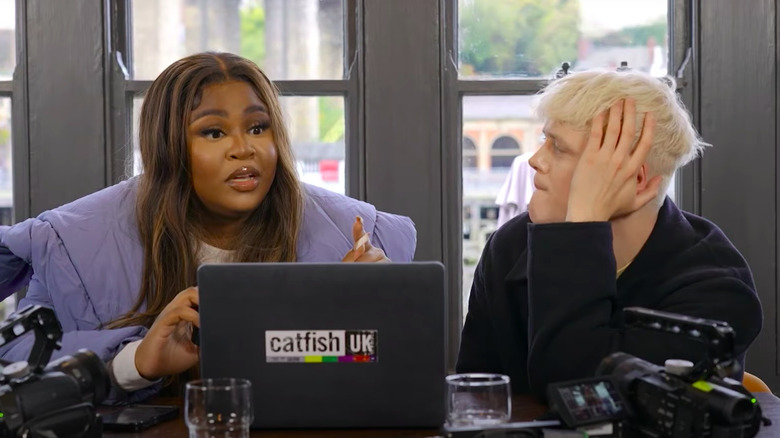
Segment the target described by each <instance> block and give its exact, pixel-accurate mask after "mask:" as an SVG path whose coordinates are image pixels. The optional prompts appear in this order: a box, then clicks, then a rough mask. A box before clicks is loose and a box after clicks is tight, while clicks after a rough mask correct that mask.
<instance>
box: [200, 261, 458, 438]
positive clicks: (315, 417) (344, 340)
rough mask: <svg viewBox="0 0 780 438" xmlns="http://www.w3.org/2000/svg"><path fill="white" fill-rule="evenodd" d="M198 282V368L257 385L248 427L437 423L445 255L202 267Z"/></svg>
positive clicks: (443, 330)
mask: <svg viewBox="0 0 780 438" xmlns="http://www.w3.org/2000/svg"><path fill="white" fill-rule="evenodd" d="M198 286H199V298H200V309H199V312H200V321H201V329H200V346H201V347H200V348H201V350H200V356H201V374H202V375H203V377H204V378H216V377H241V378H248V379H250V380H251V381H252V384H253V397H254V412H255V419H254V423H253V427H255V428H328V427H333V428H352V427H355V428H376V427H438V426H440V425H441V424H442V423H443V420H444V412H445V397H444V390H445V381H444V377H445V374H446V365H445V357H446V356H445V345H446V338H445V336H446V329H447V327H446V317H445V315H446V312H447V307H446V292H445V273H444V267H443V266H442V265H441V264H440V263H437V262H423V263H318V264H310V263H256V264H255V263H241V264H218V265H203V266H201V267H200V269H199V270H198Z"/></svg>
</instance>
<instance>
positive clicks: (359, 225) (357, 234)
mask: <svg viewBox="0 0 780 438" xmlns="http://www.w3.org/2000/svg"><path fill="white" fill-rule="evenodd" d="M364 234H366V231H365V230H364V229H363V218H362V217H360V216H357V217H355V223H354V224H352V242H354V243H355V244H357V241H358V240H360V238H361V237H363V235H364Z"/></svg>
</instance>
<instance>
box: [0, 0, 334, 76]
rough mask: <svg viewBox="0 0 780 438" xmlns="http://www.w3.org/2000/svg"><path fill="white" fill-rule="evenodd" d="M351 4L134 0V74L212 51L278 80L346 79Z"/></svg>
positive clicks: (311, 0)
mask: <svg viewBox="0 0 780 438" xmlns="http://www.w3.org/2000/svg"><path fill="white" fill-rule="evenodd" d="M11 1H13V0H11ZM343 1H344V0H165V1H160V0H132V8H133V11H132V14H133V28H132V41H133V57H134V59H133V67H132V70H133V77H134V78H135V79H141V80H144V79H154V78H155V77H157V75H158V74H159V73H160V72H162V70H163V69H165V67H167V66H168V65H170V64H171V63H172V62H174V61H176V60H177V59H179V58H182V57H184V56H187V55H191V54H193V53H198V52H203V51H207V50H209V51H223V52H232V53H236V54H239V55H242V56H244V57H246V58H249V59H251V60H252V61H254V62H256V63H257V64H258V65H259V66H260V67H261V68H262V69H263V70H264V71H265V73H266V74H267V75H268V77H270V78H271V79H274V80H282V79H341V78H343V77H344V30H343V28H344V7H343Z"/></svg>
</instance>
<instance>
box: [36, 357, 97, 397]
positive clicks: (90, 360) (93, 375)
mask: <svg viewBox="0 0 780 438" xmlns="http://www.w3.org/2000/svg"><path fill="white" fill-rule="evenodd" d="M46 370H47V371H60V372H62V373H65V374H67V375H69V376H71V377H73V378H74V379H75V380H76V382H78V385H79V388H80V389H81V394H82V395H83V400H84V401H85V402H91V403H93V404H98V403H100V402H101V401H103V400H104V399H105V398H106V396H107V395H108V391H109V390H110V389H111V381H110V379H109V377H108V371H107V370H106V365H105V364H104V363H103V361H102V360H100V358H99V357H97V355H96V354H95V353H93V352H91V351H89V350H84V349H82V350H79V352H78V353H76V354H74V355H73V356H65V357H62V358H60V359H59V360H57V361H54V362H52V363H50V364H49V366H47V367H46Z"/></svg>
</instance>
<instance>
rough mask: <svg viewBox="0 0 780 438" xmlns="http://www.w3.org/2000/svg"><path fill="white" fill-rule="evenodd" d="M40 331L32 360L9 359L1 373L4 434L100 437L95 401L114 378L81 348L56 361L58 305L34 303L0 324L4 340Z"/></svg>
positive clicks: (0, 408)
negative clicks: (42, 305) (14, 360)
mask: <svg viewBox="0 0 780 438" xmlns="http://www.w3.org/2000/svg"><path fill="white" fill-rule="evenodd" d="M30 330H33V331H34V332H35V343H34V345H33V348H32V350H31V352H30V359H29V361H26V362H25V361H20V362H14V363H10V364H9V363H5V364H3V368H2V376H0V438H5V437H29V438H34V437H52V436H56V437H83V438H91V437H100V436H101V435H102V426H101V424H100V419H99V416H98V415H97V414H96V411H95V405H96V404H97V403H100V402H101V401H102V400H103V399H104V398H105V397H106V395H107V394H108V391H109V389H110V385H111V384H110V380H109V376H108V372H107V370H106V367H105V365H104V364H103V361H102V360H100V358H99V357H97V356H96V355H95V354H94V353H92V352H90V351H87V350H79V352H78V353H76V354H74V355H73V356H65V357H62V358H60V359H59V360H57V361H54V362H52V363H49V364H48V365H46V364H47V362H48V360H49V358H50V357H51V353H52V351H53V350H54V349H59V348H61V345H60V340H61V339H62V329H61V327H60V324H59V322H58V321H57V318H56V316H55V314H54V311H53V310H51V309H49V308H46V307H41V306H29V307H26V308H24V309H22V310H20V311H18V312H17V313H16V314H15V315H14V316H13V317H12V318H11V319H9V320H7V321H6V322H5V323H3V325H2V326H0V345H5V344H6V343H8V342H11V341H13V340H14V339H16V338H18V337H19V336H21V335H23V334H25V333H26V332H28V331H30Z"/></svg>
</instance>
